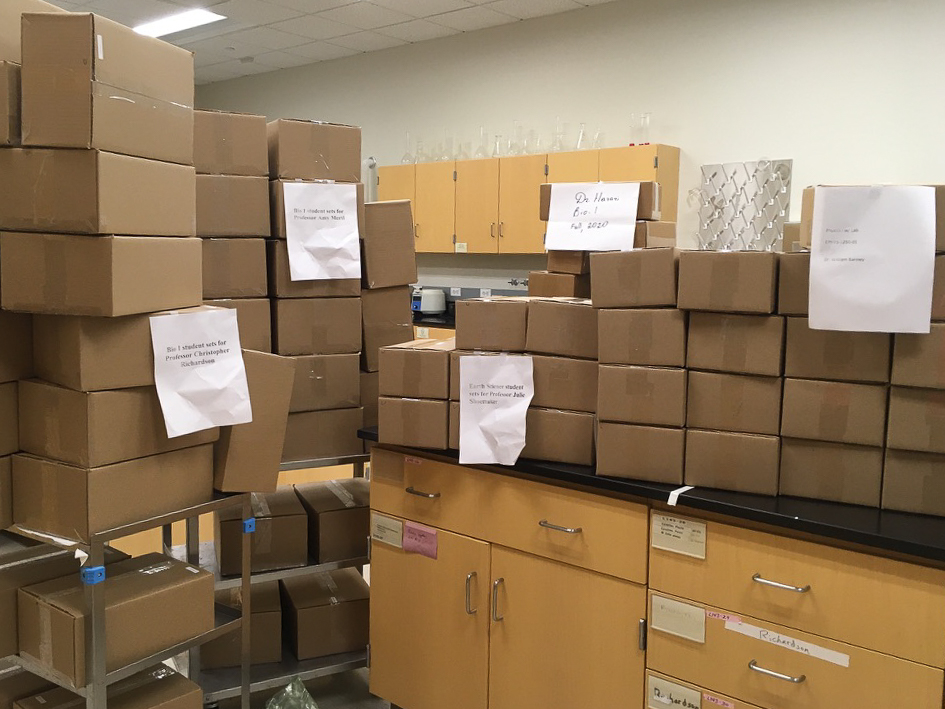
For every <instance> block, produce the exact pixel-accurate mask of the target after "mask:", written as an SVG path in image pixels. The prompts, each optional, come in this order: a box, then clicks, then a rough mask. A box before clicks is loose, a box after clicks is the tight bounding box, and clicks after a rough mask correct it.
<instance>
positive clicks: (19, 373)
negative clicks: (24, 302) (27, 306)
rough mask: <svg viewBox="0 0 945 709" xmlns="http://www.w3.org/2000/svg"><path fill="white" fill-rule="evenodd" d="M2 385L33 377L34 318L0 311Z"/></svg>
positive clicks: (0, 379)
mask: <svg viewBox="0 0 945 709" xmlns="http://www.w3.org/2000/svg"><path fill="white" fill-rule="evenodd" d="M0 342H2V343H3V345H2V346H0V384H2V383H3V382H12V381H15V380H17V379H28V378H29V377H31V376H33V318H32V317H31V316H29V315H24V314H22V313H9V312H6V311H0Z"/></svg>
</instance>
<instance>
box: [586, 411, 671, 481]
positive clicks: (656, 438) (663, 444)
mask: <svg viewBox="0 0 945 709" xmlns="http://www.w3.org/2000/svg"><path fill="white" fill-rule="evenodd" d="M685 445H686V432H685V431H684V430H683V429H681V428H657V427H654V426H627V425H624V424H620V423H604V422H601V423H599V424H598V426H597V474H598V475H607V476H609V477H613V478H631V479H633V480H649V481H652V482H658V483H668V484H671V485H681V484H682V481H683V462H684V457H685Z"/></svg>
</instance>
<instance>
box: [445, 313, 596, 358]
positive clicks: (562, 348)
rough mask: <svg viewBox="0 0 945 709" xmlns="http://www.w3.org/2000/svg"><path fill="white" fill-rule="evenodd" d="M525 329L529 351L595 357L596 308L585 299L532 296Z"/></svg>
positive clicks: (563, 355) (565, 355)
mask: <svg viewBox="0 0 945 709" xmlns="http://www.w3.org/2000/svg"><path fill="white" fill-rule="evenodd" d="M496 326H497V324H494V325H493V327H496ZM457 332H458V330H457ZM527 332H528V334H527V337H526V339H525V348H526V349H527V350H528V351H529V352H534V353H536V354H551V355H561V356H562V357H583V358H585V359H597V311H596V310H595V309H594V308H593V306H592V305H591V301H589V300H584V299H580V298H537V299H535V300H532V301H531V303H529V307H528V328H527ZM463 349H466V347H465V346H464V347H463Z"/></svg>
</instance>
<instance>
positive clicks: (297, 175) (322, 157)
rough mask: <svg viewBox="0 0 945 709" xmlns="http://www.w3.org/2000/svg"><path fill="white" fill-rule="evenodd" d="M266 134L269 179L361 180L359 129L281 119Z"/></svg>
mask: <svg viewBox="0 0 945 709" xmlns="http://www.w3.org/2000/svg"><path fill="white" fill-rule="evenodd" d="M267 131H268V136H269V176H270V177H271V178H272V179H274V180H278V179H287V180H334V181H335V182H360V181H361V129H360V128H355V127H354V126H346V125H341V124H336V123H323V122H321V121H300V120H289V119H285V118H283V119H279V120H277V121H272V122H271V123H269V124H268V125H267Z"/></svg>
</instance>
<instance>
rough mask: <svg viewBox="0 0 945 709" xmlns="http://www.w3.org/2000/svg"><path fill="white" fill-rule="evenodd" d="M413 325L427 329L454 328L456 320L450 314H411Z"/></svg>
mask: <svg viewBox="0 0 945 709" xmlns="http://www.w3.org/2000/svg"><path fill="white" fill-rule="evenodd" d="M413 324H414V325H421V326H427V327H448V328H451V329H452V328H455V327H456V318H455V317H453V316H452V315H450V314H447V313H442V314H440V315H424V314H423V313H416V312H415V313H414V314H413Z"/></svg>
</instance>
